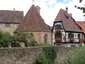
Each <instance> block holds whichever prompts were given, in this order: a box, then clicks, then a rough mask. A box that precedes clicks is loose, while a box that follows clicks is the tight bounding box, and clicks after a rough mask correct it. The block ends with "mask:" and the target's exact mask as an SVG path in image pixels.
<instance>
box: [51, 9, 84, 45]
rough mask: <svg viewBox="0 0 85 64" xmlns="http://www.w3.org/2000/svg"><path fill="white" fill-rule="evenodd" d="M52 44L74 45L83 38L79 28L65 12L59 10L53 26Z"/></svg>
mask: <svg viewBox="0 0 85 64" xmlns="http://www.w3.org/2000/svg"><path fill="white" fill-rule="evenodd" d="M52 31H53V37H52V39H53V43H54V44H60V43H66V42H67V43H72V42H74V43H76V42H80V40H81V39H82V38H83V33H82V29H81V27H80V26H79V25H78V24H77V23H76V21H75V20H74V19H73V18H72V16H71V15H69V14H68V13H67V11H65V10H63V9H60V11H59V13H58V15H57V16H56V18H55V20H54V24H53V29H52Z"/></svg>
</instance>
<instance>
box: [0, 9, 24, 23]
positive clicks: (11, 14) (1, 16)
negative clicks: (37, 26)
mask: <svg viewBox="0 0 85 64" xmlns="http://www.w3.org/2000/svg"><path fill="white" fill-rule="evenodd" d="M23 17H24V15H23V11H16V10H15V11H11V10H0V23H20V22H21V21H22V20H23Z"/></svg>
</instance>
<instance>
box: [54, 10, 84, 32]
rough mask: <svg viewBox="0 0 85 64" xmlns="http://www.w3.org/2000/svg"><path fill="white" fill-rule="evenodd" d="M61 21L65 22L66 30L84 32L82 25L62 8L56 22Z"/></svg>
mask: <svg viewBox="0 0 85 64" xmlns="http://www.w3.org/2000/svg"><path fill="white" fill-rule="evenodd" d="M57 21H60V22H62V23H63V26H64V29H65V31H73V32H74V31H75V32H82V31H81V27H80V26H79V25H78V24H77V23H76V21H75V20H74V19H73V18H72V17H71V16H70V15H69V14H68V13H67V12H66V11H65V10H63V9H60V11H59V13H58V15H57V17H56V18H55V22H57Z"/></svg>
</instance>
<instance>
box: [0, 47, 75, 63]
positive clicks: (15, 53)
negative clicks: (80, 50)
mask: <svg viewBox="0 0 85 64" xmlns="http://www.w3.org/2000/svg"><path fill="white" fill-rule="evenodd" d="M41 48H42V47H28V48H0V64H34V63H35V61H36V58H37V57H38V55H39V53H40V51H41V50H42V49H41ZM75 48H76V47H63V46H60V47H58V48H57V50H56V52H57V58H56V60H55V64H56V63H57V64H67V59H68V57H67V54H68V52H69V51H71V50H73V49H75Z"/></svg>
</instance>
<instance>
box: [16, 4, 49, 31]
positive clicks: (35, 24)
mask: <svg viewBox="0 0 85 64" xmlns="http://www.w3.org/2000/svg"><path fill="white" fill-rule="evenodd" d="M21 31H22V32H28V31H31V32H34V31H36V32H37V31H44V32H50V30H49V28H48V26H47V25H46V24H45V22H44V20H43V19H42V17H41V16H40V14H39V13H38V11H37V9H36V7H35V6H34V5H32V6H31V8H30V10H29V11H28V12H27V14H26V16H25V17H24V20H23V21H22V22H21V23H20V25H19V26H18V28H17V29H16V31H15V32H21Z"/></svg>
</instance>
